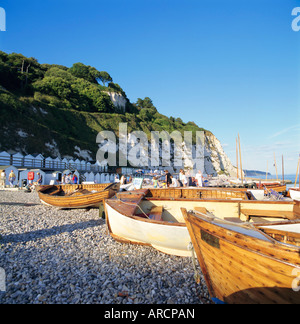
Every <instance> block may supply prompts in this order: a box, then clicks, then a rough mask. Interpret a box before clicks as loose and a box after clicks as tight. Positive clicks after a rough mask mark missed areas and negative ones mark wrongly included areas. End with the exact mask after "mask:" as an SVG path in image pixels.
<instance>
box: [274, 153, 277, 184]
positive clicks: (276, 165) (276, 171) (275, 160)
mask: <svg viewBox="0 0 300 324" xmlns="http://www.w3.org/2000/svg"><path fill="white" fill-rule="evenodd" d="M274 162H275V169H276V179H277V181H278V171H277V163H276V157H275V152H274Z"/></svg>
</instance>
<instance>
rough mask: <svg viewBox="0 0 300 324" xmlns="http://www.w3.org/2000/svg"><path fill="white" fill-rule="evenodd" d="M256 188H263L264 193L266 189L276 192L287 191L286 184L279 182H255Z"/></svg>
mask: <svg viewBox="0 0 300 324" xmlns="http://www.w3.org/2000/svg"><path fill="white" fill-rule="evenodd" d="M256 185H257V188H258V189H265V191H266V193H268V190H271V189H272V190H274V191H276V192H280V193H285V192H286V191H287V188H286V184H281V183H279V182H263V181H262V182H256Z"/></svg>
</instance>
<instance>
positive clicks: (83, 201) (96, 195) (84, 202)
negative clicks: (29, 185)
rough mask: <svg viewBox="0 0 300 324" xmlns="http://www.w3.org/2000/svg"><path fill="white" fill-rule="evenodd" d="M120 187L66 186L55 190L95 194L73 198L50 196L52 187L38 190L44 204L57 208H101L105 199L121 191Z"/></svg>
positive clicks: (79, 195)
mask: <svg viewBox="0 0 300 324" xmlns="http://www.w3.org/2000/svg"><path fill="white" fill-rule="evenodd" d="M118 188H119V185H118V184H116V185H114V184H113V185H108V184H104V185H66V186H55V188H54V189H57V191H58V190H64V191H65V192H67V193H69V194H70V193H72V192H73V193H75V192H76V190H91V191H95V192H91V193H87V194H78V195H73V196H72V195H71V196H67V195H65V196H59V195H51V194H48V193H47V191H49V190H51V187H50V186H47V187H44V188H41V189H40V190H38V195H39V198H40V201H41V203H42V204H44V205H47V206H52V207H57V208H70V209H76V208H92V207H97V208H98V207H100V205H101V204H103V201H104V199H108V198H111V197H112V196H114V195H115V194H116V192H117V191H118V190H119V189H118Z"/></svg>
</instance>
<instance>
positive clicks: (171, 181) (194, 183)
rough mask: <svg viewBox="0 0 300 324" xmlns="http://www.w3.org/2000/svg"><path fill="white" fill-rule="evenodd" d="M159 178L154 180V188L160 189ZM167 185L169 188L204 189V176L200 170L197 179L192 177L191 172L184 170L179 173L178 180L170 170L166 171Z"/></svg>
mask: <svg viewBox="0 0 300 324" xmlns="http://www.w3.org/2000/svg"><path fill="white" fill-rule="evenodd" d="M158 179H159V178H158V177H154V178H153V186H154V188H160V185H159V182H158ZM165 184H166V187H167V188H170V187H171V188H176V187H190V186H191V187H203V175H202V172H201V171H200V170H199V171H198V173H197V174H196V176H195V177H191V176H190V174H189V172H185V171H184V170H183V169H181V170H180V172H179V179H176V178H175V177H173V176H172V175H171V173H170V172H169V171H168V170H165Z"/></svg>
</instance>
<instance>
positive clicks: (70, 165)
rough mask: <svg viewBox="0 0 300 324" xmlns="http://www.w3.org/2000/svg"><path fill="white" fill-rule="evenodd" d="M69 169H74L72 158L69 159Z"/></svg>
mask: <svg viewBox="0 0 300 324" xmlns="http://www.w3.org/2000/svg"><path fill="white" fill-rule="evenodd" d="M68 168H69V169H75V161H74V160H72V159H71V160H69V166H68Z"/></svg>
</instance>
